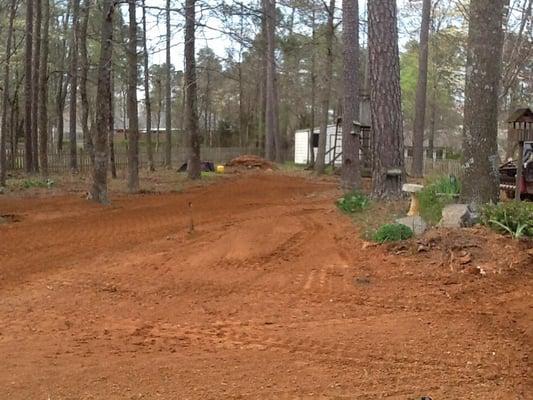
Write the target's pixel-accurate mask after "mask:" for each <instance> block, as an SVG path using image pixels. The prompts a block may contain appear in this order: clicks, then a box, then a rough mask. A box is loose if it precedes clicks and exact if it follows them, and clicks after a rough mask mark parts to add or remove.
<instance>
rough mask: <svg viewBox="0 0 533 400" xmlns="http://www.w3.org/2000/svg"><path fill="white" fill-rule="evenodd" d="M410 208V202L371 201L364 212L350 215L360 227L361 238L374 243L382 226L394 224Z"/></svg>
mask: <svg viewBox="0 0 533 400" xmlns="http://www.w3.org/2000/svg"><path fill="white" fill-rule="evenodd" d="M408 206H409V202H408V200H395V201H371V202H369V204H368V206H367V207H366V208H365V209H364V210H362V211H360V212H357V213H354V214H350V215H351V217H352V220H353V222H354V223H355V224H356V225H357V226H358V227H359V229H360V232H361V237H362V238H363V239H364V240H367V241H373V239H374V235H375V234H376V231H377V230H378V229H379V228H380V227H381V226H382V225H385V224H392V223H394V222H395V221H396V220H397V219H398V218H400V217H402V216H405V212H406V210H407V209H408Z"/></svg>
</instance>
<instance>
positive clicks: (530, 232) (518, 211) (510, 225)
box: [481, 201, 533, 238]
mask: <svg viewBox="0 0 533 400" xmlns="http://www.w3.org/2000/svg"><path fill="white" fill-rule="evenodd" d="M481 222H482V223H483V224H484V225H487V226H489V227H491V228H492V229H494V230H495V231H497V232H500V233H509V234H510V235H511V236H513V237H515V238H519V237H522V236H528V237H533V203H528V202H525V201H522V202H521V201H508V202H504V203H498V204H487V205H486V206H484V207H483V209H482V210H481Z"/></svg>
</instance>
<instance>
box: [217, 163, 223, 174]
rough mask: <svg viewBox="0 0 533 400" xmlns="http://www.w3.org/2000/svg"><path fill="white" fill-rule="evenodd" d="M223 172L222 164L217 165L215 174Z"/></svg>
mask: <svg viewBox="0 0 533 400" xmlns="http://www.w3.org/2000/svg"><path fill="white" fill-rule="evenodd" d="M223 173H224V166H223V165H217V174H223Z"/></svg>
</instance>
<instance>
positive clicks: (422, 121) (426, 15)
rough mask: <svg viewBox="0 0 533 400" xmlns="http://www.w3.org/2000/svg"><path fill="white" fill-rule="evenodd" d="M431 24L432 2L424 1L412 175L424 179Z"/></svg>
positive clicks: (429, 0)
mask: <svg viewBox="0 0 533 400" xmlns="http://www.w3.org/2000/svg"><path fill="white" fill-rule="evenodd" d="M430 22H431V0H424V1H423V4H422V23H421V27H420V51H419V54H418V82H417V85H416V99H415V122H414V127H413V166H412V171H411V175H412V176H415V177H422V176H423V175H424V129H425V126H426V98H427V86H428V53H429V51H428V49H429V25H430Z"/></svg>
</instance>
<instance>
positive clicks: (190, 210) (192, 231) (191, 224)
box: [189, 201, 194, 233]
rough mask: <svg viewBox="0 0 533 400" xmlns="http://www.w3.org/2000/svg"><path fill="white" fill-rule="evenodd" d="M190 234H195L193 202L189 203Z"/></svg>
mask: <svg viewBox="0 0 533 400" xmlns="http://www.w3.org/2000/svg"><path fill="white" fill-rule="evenodd" d="M189 218H190V219H189V233H194V219H193V215H192V201H189Z"/></svg>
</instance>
